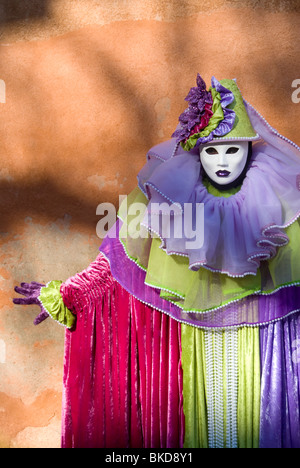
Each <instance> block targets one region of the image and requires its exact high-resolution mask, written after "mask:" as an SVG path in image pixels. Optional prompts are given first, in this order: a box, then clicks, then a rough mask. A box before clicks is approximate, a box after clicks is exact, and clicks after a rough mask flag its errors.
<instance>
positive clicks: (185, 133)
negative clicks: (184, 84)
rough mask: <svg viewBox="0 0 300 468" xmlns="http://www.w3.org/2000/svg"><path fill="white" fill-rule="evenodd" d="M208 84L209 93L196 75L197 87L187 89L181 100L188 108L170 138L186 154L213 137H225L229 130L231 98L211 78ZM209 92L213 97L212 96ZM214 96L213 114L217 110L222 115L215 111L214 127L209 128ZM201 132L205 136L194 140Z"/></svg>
mask: <svg viewBox="0 0 300 468" xmlns="http://www.w3.org/2000/svg"><path fill="white" fill-rule="evenodd" d="M211 84H212V86H211V88H210V90H211V91H210V90H209V91H207V90H206V84H205V82H204V80H203V79H202V78H201V76H200V75H199V73H198V75H197V86H196V87H193V88H191V89H190V91H189V93H188V95H187V97H186V98H185V100H186V101H187V102H188V103H189V107H188V108H187V109H186V110H185V111H184V112H183V113H182V114H181V115H180V117H179V123H180V127H179V128H178V129H177V130H176V131H175V132H174V133H173V135H172V137H175V138H177V142H178V143H179V142H181V143H182V145H183V147H184V149H187V150H189V149H191V148H193V147H195V146H196V147H197V146H199V145H200V144H201V143H207V142H209V141H211V140H212V139H213V137H214V136H216V137H220V136H223V135H226V134H227V133H229V132H230V131H231V130H232V128H233V125H234V122H235V112H234V111H233V110H232V109H229V108H228V106H229V105H230V104H231V103H232V102H233V101H234V95H233V93H232V92H231V91H230V90H229V89H227V88H225V87H224V86H222V85H221V84H220V83H219V82H218V80H216V78H215V77H212V80H211ZM212 92H214V93H213V94H212ZM215 93H218V96H219V99H220V100H219V102H217V103H216V105H214V112H215V111H216V108H217V107H218V106H219V108H221V109H222V111H221V113H220V111H218V120H216V119H214V123H212V124H211V123H210V118H211V117H212V116H214V115H215V114H214V112H213V111H212V107H213V104H214V103H215V100H214V99H215V98H213V96H215ZM222 112H223V114H222ZM220 115H221V116H222V115H223V118H222V120H220ZM204 129H205V130H206V134H205V133H204V134H203V132H202V136H201V135H199V137H198V139H197V134H199V133H200V132H201V131H202V130H204ZM208 132H209V133H208ZM195 136H196V138H195ZM191 137H192V138H191ZM191 140H192V141H191Z"/></svg>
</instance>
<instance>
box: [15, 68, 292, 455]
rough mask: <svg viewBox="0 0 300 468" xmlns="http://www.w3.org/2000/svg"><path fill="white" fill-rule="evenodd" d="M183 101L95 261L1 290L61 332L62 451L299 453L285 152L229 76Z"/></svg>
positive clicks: (285, 145) (285, 143) (288, 147)
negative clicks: (66, 275) (68, 273)
mask: <svg viewBox="0 0 300 468" xmlns="http://www.w3.org/2000/svg"><path fill="white" fill-rule="evenodd" d="M186 100H187V101H188V108H187V109H186V110H185V111H184V112H183V114H182V115H181V116H180V118H179V125H178V127H177V129H176V131H175V133H174V134H173V135H172V138H171V139H170V140H168V141H166V142H164V143H162V144H159V145H157V146H155V147H154V148H152V149H151V150H150V151H149V152H148V154H147V162H146V165H145V166H144V168H143V169H142V170H141V172H140V173H139V175H138V186H137V187H136V189H135V190H134V191H133V192H132V193H131V194H130V195H128V197H127V198H126V200H125V201H124V202H123V203H122V205H121V206H120V209H119V213H118V220H117V222H116V224H115V225H114V226H113V228H112V229H111V230H110V231H109V232H108V234H107V236H106V238H105V239H104V240H103V242H102V244H101V247H100V253H99V255H98V257H97V258H96V260H95V261H94V262H93V263H92V264H91V265H90V266H89V267H88V268H87V269H86V270H85V271H84V272H82V273H79V274H76V275H75V276H74V277H73V278H70V279H68V280H67V281H66V282H64V283H63V282H61V281H51V282H49V283H48V284H47V285H43V284H39V283H30V284H24V283H23V284H22V285H21V287H17V288H16V291H17V292H18V293H20V294H22V295H24V298H18V299H15V300H14V302H15V303H17V304H38V305H39V306H40V307H41V313H40V314H39V315H38V317H37V318H36V320H35V323H36V324H38V323H40V322H41V321H43V320H44V319H45V318H47V317H49V316H50V317H52V318H53V319H54V320H57V321H58V322H60V323H62V324H63V325H65V326H66V335H65V361H64V380H63V386H64V392H63V417H62V447H85V448H88V447H113V448H116V447H149V448H160V447H161V448H167V447H168V448H171V447H186V448H191V447H212V448H213V447H224V448H225V447H240V448H243V447H247V448H251V447H294V448H296V447H300V414H299V411H300V399H299V396H300V352H299V353H298V348H299V343H300V341H299V340H300V315H299V312H300V288H299V285H300V262H299V258H300V242H299V240H300V225H299V215H300V152H299V147H298V146H297V145H296V144H294V143H293V142H291V141H289V140H288V139H286V138H285V137H283V136H281V135H280V134H279V133H278V132H277V131H276V130H274V129H273V128H272V127H271V126H270V125H269V124H268V123H267V122H266V121H265V120H264V119H263V117H262V116H261V115H260V114H259V113H258V112H257V111H256V110H255V109H254V108H253V107H252V106H251V105H250V104H248V103H247V102H246V101H245V100H244V99H243V97H242V95H241V92H240V90H239V88H238V86H237V83H236V81H235V80H221V81H218V80H217V79H215V78H214V77H213V78H212V81H211V86H210V87H209V88H207V86H206V84H205V82H204V81H203V79H202V78H201V77H200V75H198V76H197V85H196V87H193V88H192V89H191V90H190V92H189V94H188V96H187V97H186ZM136 206H138V207H139V216H138V217H137V216H136ZM297 346H298V348H297Z"/></svg>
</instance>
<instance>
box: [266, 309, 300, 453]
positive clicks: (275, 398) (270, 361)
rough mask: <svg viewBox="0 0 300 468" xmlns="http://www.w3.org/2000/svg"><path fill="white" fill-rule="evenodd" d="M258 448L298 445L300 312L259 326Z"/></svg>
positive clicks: (299, 443) (299, 427) (299, 439)
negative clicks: (259, 414)
mask: <svg viewBox="0 0 300 468" xmlns="http://www.w3.org/2000/svg"><path fill="white" fill-rule="evenodd" d="M260 342H261V369H262V377H261V416H260V447H261V448H300V314H294V315H292V316H290V317H288V318H285V319H284V320H280V321H278V322H275V323H271V324H269V325H267V326H265V327H261V331H260Z"/></svg>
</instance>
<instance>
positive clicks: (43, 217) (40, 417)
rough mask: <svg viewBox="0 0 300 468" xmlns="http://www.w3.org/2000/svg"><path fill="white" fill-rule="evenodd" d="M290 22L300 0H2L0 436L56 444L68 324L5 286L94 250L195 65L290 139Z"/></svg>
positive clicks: (294, 61)
mask: <svg viewBox="0 0 300 468" xmlns="http://www.w3.org/2000/svg"><path fill="white" fill-rule="evenodd" d="M299 28H300V4H299V0H291V1H288V0H269V1H268V0H263V1H258V0H238V1H237V0H216V1H211V0H203V1H201V2H200V1H199V0H180V1H179V0H163V1H162V0H143V1H140V0H127V1H126V0H76V1H72V0H69V1H68V0H0V79H1V80H3V81H2V82H0V84H1V86H0V142H1V152H0V154H1V165H0V188H1V191H0V204H1V217H0V223H1V229H0V258H1V264H0V447H13V448H22V447H29V448H36V447H59V446H60V419H61V391H62V372H63V348H64V330H63V327H61V326H59V325H58V324H56V323H55V322H53V321H51V320H50V319H48V320H47V321H46V322H44V323H43V324H42V325H40V326H39V327H34V326H33V324H32V322H33V320H34V317H35V316H36V315H37V313H38V309H37V308H36V307H33V306H32V307H31V306H29V307H27V308H22V307H18V306H13V305H12V297H13V296H14V291H13V288H14V286H15V285H17V284H18V283H20V282H21V281H28V282H30V281H32V280H36V281H41V282H48V281H50V280H53V279H61V280H66V279H67V278H68V277H69V276H71V275H73V274H75V273H76V272H78V271H81V270H82V269H84V268H86V267H87V266H88V264H89V263H90V262H91V261H93V260H94V258H95V257H96V255H97V251H98V246H99V244H100V242H101V240H100V239H98V238H97V236H96V224H97V221H98V219H99V218H98V217H97V216H96V207H97V205H98V204H99V203H101V202H113V203H115V204H116V205H117V203H118V196H119V194H126V193H128V192H129V191H131V190H132V189H133V188H134V187H135V185H136V174H137V172H138V171H139V169H141V167H142V166H143V164H144V162H145V154H146V151H147V149H149V148H150V147H151V146H152V145H154V144H157V143H159V142H161V141H163V140H164V139H167V138H169V136H170V135H171V133H172V132H173V130H174V129H175V127H176V125H177V118H178V115H179V114H180V113H181V112H182V111H183V109H184V108H185V107H186V106H185V102H184V97H185V96H186V94H187V91H188V90H189V88H190V87H191V86H194V85H195V79H196V74H197V72H199V73H201V75H202V76H203V77H204V78H205V79H206V80H207V82H208V83H209V81H210V77H211V76H212V75H215V76H216V77H217V78H218V79H222V78H237V80H238V84H239V86H240V88H241V90H242V92H243V94H244V97H245V98H246V99H247V100H248V101H249V102H250V103H251V104H252V105H254V107H256V108H257V109H258V110H259V111H260V112H261V113H262V114H263V115H264V117H265V118H266V119H267V120H268V121H269V122H270V123H271V124H272V125H273V126H274V127H275V128H277V130H279V131H280V132H281V133H282V134H284V135H285V136H286V137H288V138H290V139H292V140H294V141H295V142H296V143H297V144H298V145H300V135H299V117H300V103H299V104H296V103H293V102H292V99H291V95H292V92H293V88H292V83H293V81H294V80H295V79H299V78H300V70H299V30H300V29H299ZM4 85H5V88H4ZM3 101H5V103H4V102H3Z"/></svg>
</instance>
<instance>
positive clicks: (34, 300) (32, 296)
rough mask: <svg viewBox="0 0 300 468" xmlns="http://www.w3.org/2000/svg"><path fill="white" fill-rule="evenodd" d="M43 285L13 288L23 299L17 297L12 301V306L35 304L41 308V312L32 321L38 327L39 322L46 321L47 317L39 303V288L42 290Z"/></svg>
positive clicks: (27, 284)
mask: <svg viewBox="0 0 300 468" xmlns="http://www.w3.org/2000/svg"><path fill="white" fill-rule="evenodd" d="M44 287H45V285H44V284H41V283H36V282H35V281H33V282H32V283H21V285H20V287H19V286H17V287H16V288H15V291H16V293H18V294H21V295H23V296H24V298H21V297H18V298H15V299H13V303H14V304H20V305H30V304H36V305H39V306H40V307H41V312H40V313H39V315H38V316H37V317H36V318H35V320H34V325H39V324H40V323H41V322H43V321H44V320H46V319H47V318H48V317H49V314H48V312H47V311H46V310H45V309H44V307H43V306H42V305H41V303H40V301H39V295H40V293H41V288H44Z"/></svg>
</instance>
